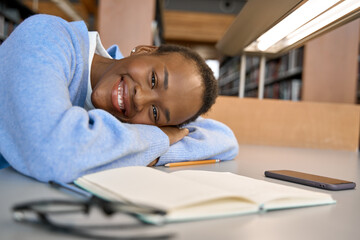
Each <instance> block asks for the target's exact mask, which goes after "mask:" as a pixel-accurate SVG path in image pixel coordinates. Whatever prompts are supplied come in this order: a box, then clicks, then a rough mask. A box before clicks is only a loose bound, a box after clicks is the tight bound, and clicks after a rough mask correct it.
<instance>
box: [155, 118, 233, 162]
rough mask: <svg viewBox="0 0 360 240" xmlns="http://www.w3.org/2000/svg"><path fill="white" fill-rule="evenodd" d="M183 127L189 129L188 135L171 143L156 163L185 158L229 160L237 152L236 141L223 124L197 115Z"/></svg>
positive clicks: (177, 160)
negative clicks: (195, 118)
mask: <svg viewBox="0 0 360 240" xmlns="http://www.w3.org/2000/svg"><path fill="white" fill-rule="evenodd" d="M184 127H186V128H188V129H189V135H188V136H186V137H185V138H184V139H182V140H181V141H179V142H177V143H175V144H174V145H172V146H171V147H170V149H169V150H168V151H167V152H166V153H165V154H163V155H162V156H161V157H160V159H159V161H158V163H157V165H164V164H166V163H168V162H180V161H187V160H189V161H191V160H202V159H220V160H231V159H234V158H235V157H236V155H237V154H238V150H239V149H238V148H239V145H238V142H237V140H236V138H235V136H234V133H233V132H232V131H231V129H230V128H229V127H227V126H226V125H225V124H223V123H220V122H218V121H215V120H212V119H205V118H202V117H199V118H198V119H197V120H196V121H195V122H192V123H190V124H188V125H186V126H184Z"/></svg>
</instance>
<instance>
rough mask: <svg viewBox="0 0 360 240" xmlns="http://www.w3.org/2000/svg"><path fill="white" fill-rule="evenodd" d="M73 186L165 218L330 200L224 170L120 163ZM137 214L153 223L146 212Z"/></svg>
mask: <svg viewBox="0 0 360 240" xmlns="http://www.w3.org/2000/svg"><path fill="white" fill-rule="evenodd" d="M75 184H76V185H78V186H80V187H82V188H84V189H86V190H87V191H89V192H91V193H93V194H95V195H97V196H99V197H101V198H104V199H106V200H111V201H127V202H132V203H136V204H141V205H147V206H152V207H155V208H158V209H162V210H165V211H166V212H167V214H166V222H176V221H189V220H200V219H208V218H215V217H225V216H235V215H241V214H250V213H257V212H260V211H268V210H277V209H285V208H295V207H306V206H316V205H324V204H333V203H335V201H334V200H333V199H332V197H331V195H329V194H325V193H319V192H315V191H308V190H303V189H299V188H295V187H289V186H284V185H280V184H275V183H270V182H266V181H262V180H257V179H252V178H248V177H244V176H240V175H236V174H233V173H228V172H210V171H199V170H183V171H176V172H172V173H165V172H163V171H160V170H157V169H154V168H150V167H125V168H118V169H112V170H107V171H103V172H98V173H94V174H89V175H86V176H83V177H81V178H79V179H77V180H76V181H75ZM142 218H143V220H145V221H148V222H151V223H156V222H155V221H156V218H155V217H154V218H153V216H151V215H148V216H146V215H145V216H142Z"/></svg>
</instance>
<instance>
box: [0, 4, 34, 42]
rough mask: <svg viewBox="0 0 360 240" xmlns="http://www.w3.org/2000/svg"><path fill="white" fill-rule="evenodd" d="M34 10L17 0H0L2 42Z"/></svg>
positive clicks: (0, 33) (0, 38)
mask: <svg viewBox="0 0 360 240" xmlns="http://www.w3.org/2000/svg"><path fill="white" fill-rule="evenodd" d="M33 14H34V12H33V11H31V10H30V9H29V8H27V7H26V6H25V5H23V4H22V3H20V2H18V1H16V0H0V44H1V43H2V42H4V41H5V39H6V38H7V37H8V36H9V35H10V34H11V32H12V31H13V30H14V29H15V28H16V27H17V26H18V25H19V24H20V23H21V22H22V21H23V20H24V19H25V18H27V17H29V16H31V15H33Z"/></svg>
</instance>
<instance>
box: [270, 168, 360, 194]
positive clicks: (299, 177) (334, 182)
mask: <svg viewBox="0 0 360 240" xmlns="http://www.w3.org/2000/svg"><path fill="white" fill-rule="evenodd" d="M265 176H267V177H271V178H276V179H280V180H285V181H290V182H295V183H300V184H304V185H308V186H312V187H318V188H323V189H328V190H344V189H352V188H355V186H356V184H355V183H354V182H350V181H346V180H341V179H336V178H330V177H324V176H319V175H314V174H308V173H303V172H297V171H291V170H273V171H265Z"/></svg>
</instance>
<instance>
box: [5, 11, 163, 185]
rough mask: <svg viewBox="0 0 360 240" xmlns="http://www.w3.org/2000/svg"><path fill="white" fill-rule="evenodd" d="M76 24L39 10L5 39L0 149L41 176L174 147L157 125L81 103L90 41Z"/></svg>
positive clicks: (147, 158)
mask: <svg viewBox="0 0 360 240" xmlns="http://www.w3.org/2000/svg"><path fill="white" fill-rule="evenodd" d="M79 24H80V23H78V24H77V25H76V26H75V25H70V24H69V23H67V22H65V21H63V20H60V19H58V18H55V17H49V16H35V17H33V18H31V19H28V20H26V21H25V22H24V23H23V24H21V25H20V26H19V27H17V28H16V30H15V31H14V32H13V34H12V35H11V36H10V37H9V38H8V39H7V40H6V41H5V42H4V43H3V44H2V45H1V47H0V58H1V59H2V64H1V65H0V81H1V82H0V83H1V88H0V102H1V103H2V104H1V105H0V110H1V113H2V116H1V119H0V152H1V155H2V156H3V157H4V158H5V159H6V160H7V161H8V162H9V164H10V165H11V166H12V167H13V168H15V169H16V170H17V171H19V172H21V173H23V174H25V175H28V176H31V177H34V178H36V179H38V180H40V181H48V180H57V181H62V182H70V181H73V180H74V179H76V178H77V177H79V176H81V175H84V174H88V173H92V172H96V171H100V170H105V169H109V168H114V167H123V166H130V165H143V166H144V165H147V164H148V163H150V162H151V161H152V160H154V159H155V158H157V157H158V156H160V155H161V154H163V153H165V152H166V151H167V149H168V148H169V139H168V137H167V136H166V134H164V133H163V132H162V131H161V130H160V129H159V128H157V127H154V126H146V125H131V124H124V123H121V122H119V121H118V120H117V119H116V118H115V117H113V116H112V115H110V114H109V113H107V112H105V111H103V110H99V109H95V110H92V111H89V112H87V111H86V110H85V109H83V108H82V107H81V105H82V104H83V101H84V99H85V95H86V81H87V78H88V67H87V66H88V62H87V60H88V42H87V29H86V28H85V25H83V26H82V27H81V26H80V27H79V26H78V25H79ZM82 89H85V90H82ZM3 113H6V114H3Z"/></svg>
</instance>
